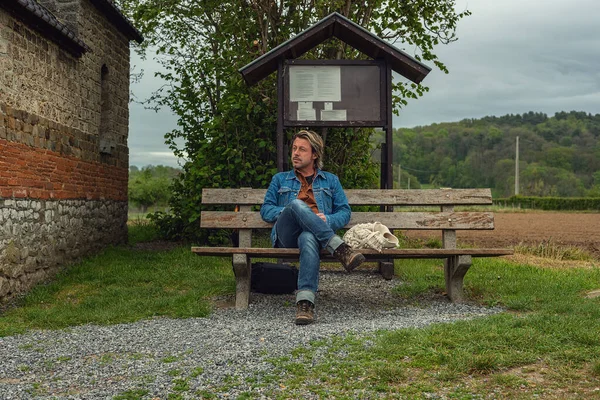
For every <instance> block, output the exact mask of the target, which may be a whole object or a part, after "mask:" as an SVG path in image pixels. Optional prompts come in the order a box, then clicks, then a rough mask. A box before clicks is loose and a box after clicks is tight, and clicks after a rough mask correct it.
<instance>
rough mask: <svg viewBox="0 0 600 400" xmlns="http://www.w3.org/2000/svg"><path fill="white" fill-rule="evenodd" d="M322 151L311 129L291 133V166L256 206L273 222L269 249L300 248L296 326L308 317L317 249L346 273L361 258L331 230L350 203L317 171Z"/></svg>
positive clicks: (331, 178)
mask: <svg viewBox="0 0 600 400" xmlns="http://www.w3.org/2000/svg"><path fill="white" fill-rule="evenodd" d="M323 149H324V144H323V139H322V138H321V137H320V136H319V135H318V134H316V133H315V132H313V131H305V130H303V131H300V132H298V133H296V134H295V135H294V137H293V138H292V165H293V166H294V169H293V170H291V171H288V172H279V173H277V174H275V176H273V179H272V180H271V184H270V185H269V189H268V190H267V193H266V194H265V200H264V203H263V205H262V207H261V209H260V215H261V216H262V218H263V220H265V221H266V222H275V225H274V226H273V230H272V231H271V240H272V242H273V247H282V248H283V247H287V248H299V249H300V270H299V274H298V291H297V292H296V324H297V325H306V324H310V323H312V322H313V321H314V309H315V294H316V292H317V287H318V284H319V265H320V259H319V253H320V251H321V249H327V250H328V251H329V252H330V253H331V254H332V255H333V256H334V257H335V258H336V259H338V260H339V261H341V263H342V265H343V266H344V268H345V269H346V271H348V272H350V271H352V270H353V269H355V268H356V267H358V266H359V265H360V264H361V263H362V262H363V261H364V260H365V257H364V256H363V255H362V254H360V253H358V252H355V251H353V250H352V248H351V247H350V246H348V245H347V244H346V243H344V241H343V240H342V239H341V238H340V237H339V236H338V235H336V234H335V231H336V230H338V229H340V228H343V227H344V226H345V225H346V224H347V223H348V221H350V206H349V205H348V199H347V198H346V194H345V193H344V190H343V189H342V185H341V184H340V180H339V179H338V177H337V176H335V175H334V174H332V173H329V172H325V171H322V170H321V168H323Z"/></svg>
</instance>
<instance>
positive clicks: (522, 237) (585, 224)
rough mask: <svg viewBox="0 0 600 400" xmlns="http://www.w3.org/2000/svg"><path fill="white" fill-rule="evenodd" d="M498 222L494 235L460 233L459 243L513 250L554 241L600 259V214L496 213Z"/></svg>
mask: <svg viewBox="0 0 600 400" xmlns="http://www.w3.org/2000/svg"><path fill="white" fill-rule="evenodd" d="M494 220H495V227H496V228H495V229H494V230H493V231H470V232H461V231H458V232H457V237H458V242H459V243H469V244H473V245H475V246H478V247H510V246H514V245H517V244H519V243H524V244H530V245H537V244H539V243H541V242H544V241H551V242H552V243H555V244H557V245H569V246H577V247H580V248H582V249H586V250H588V251H589V252H590V253H592V254H594V255H595V256H596V258H598V259H600V213H593V214H592V213H558V212H527V213H504V212H496V213H494ZM406 234H407V236H409V237H418V238H425V237H427V236H428V235H429V236H430V237H441V233H440V232H437V231H435V232H431V233H427V232H423V231H420V232H411V231H409V232H407V233H406Z"/></svg>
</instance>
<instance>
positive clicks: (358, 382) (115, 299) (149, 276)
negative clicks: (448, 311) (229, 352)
mask: <svg viewBox="0 0 600 400" xmlns="http://www.w3.org/2000/svg"><path fill="white" fill-rule="evenodd" d="M130 229H131V231H130V240H131V243H130V245H129V246H122V247H115V248H110V249H107V250H106V251H104V252H102V253H101V254H99V255H97V256H94V257H91V258H88V259H86V260H84V261H83V262H81V263H78V264H76V265H74V266H72V267H71V268H69V269H68V270H66V271H65V272H63V273H61V274H60V275H59V276H58V277H57V278H56V279H54V280H53V281H52V282H51V283H49V284H47V285H40V286H38V287H36V288H35V289H33V290H32V291H31V292H30V294H28V295H27V296H26V297H25V298H24V299H22V300H21V301H20V302H19V304H18V306H17V307H13V308H10V309H8V310H6V311H5V312H4V313H3V314H2V315H0V336H6V335H12V334H17V333H21V332H24V331H26V330H28V329H32V328H43V329H57V328H65V327H69V326H73V325H78V324H85V323H95V324H113V323H119V322H129V321H135V320H139V319H144V318H151V317H153V316H170V317H174V318H186V317H193V316H194V317H201V316H205V315H207V314H208V313H209V312H210V309H211V302H210V298H211V297H213V296H216V295H222V294H232V293H234V291H235V288H234V279H233V274H232V271H231V264H230V260H229V259H224V258H215V257H198V256H196V255H194V254H192V253H191V252H190V250H189V246H182V247H177V248H173V249H171V250H162V251H152V250H148V249H139V248H137V247H136V246H134V245H135V243H138V242H143V241H147V240H150V239H152V238H153V237H154V232H153V230H152V227H151V226H149V225H147V224H134V225H132V226H131V227H130ZM586 265H587V266H586V267H585V268H584V267H582V268H569V269H561V268H548V267H539V266H533V265H529V264H527V263H526V262H512V261H509V260H506V259H475V260H474V265H473V267H472V268H471V269H470V271H469V273H468V274H467V276H466V279H465V287H466V292H467V297H468V298H470V299H471V300H472V301H474V302H477V303H479V304H483V305H490V306H492V305H500V306H503V307H506V308H507V312H505V313H501V314H497V315H493V316H488V317H485V318H478V319H474V320H470V321H460V322H455V323H452V324H437V325H433V326H430V327H427V328H423V329H404V330H398V331H382V332H378V333H376V334H370V335H367V336H363V335H356V336H348V337H334V338H332V339H329V340H325V341H319V342H314V343H313V344H312V345H311V346H310V347H308V348H299V349H297V350H296V351H294V352H292V353H291V354H290V355H289V356H288V357H285V358H279V359H274V360H272V363H273V364H274V365H275V366H276V367H277V368H278V373H277V374H275V375H273V376H270V377H264V379H262V381H263V382H267V381H270V382H277V385H276V387H279V388H280V389H277V390H273V391H271V392H267V393H265V395H266V396H267V397H269V398H301V397H302V396H303V393H304V394H305V393H306V392H305V391H306V390H309V391H311V392H312V393H313V394H314V396H315V397H322V398H348V399H351V398H377V397H380V398H458V399H463V398H464V399H467V398H468V399H470V398H516V399H521V398H523V399H529V398H561V399H562V398H600V298H599V297H596V298H588V297H587V294H588V293H590V292H591V291H593V290H597V289H600V267H599V264H598V263H597V262H596V263H595V264H594V263H593V262H592V263H591V266H590V263H589V262H588V263H587V264H586ZM396 273H397V274H398V275H399V276H400V277H401V278H402V280H403V281H404V282H406V284H405V285H402V286H399V287H398V289H397V293H398V295H399V296H403V297H406V298H408V299H410V300H412V301H413V302H414V303H416V304H418V303H419V302H420V301H422V299H424V298H426V297H427V296H431V293H432V292H438V293H439V292H441V291H442V290H443V287H444V281H443V271H442V269H441V268H440V262H439V261H436V260H402V261H397V262H396ZM248 398H252V395H251V394H250V395H249V397H248Z"/></svg>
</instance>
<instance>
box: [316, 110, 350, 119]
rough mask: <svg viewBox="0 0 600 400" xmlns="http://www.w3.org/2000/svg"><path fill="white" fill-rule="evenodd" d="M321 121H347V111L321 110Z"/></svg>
mask: <svg viewBox="0 0 600 400" xmlns="http://www.w3.org/2000/svg"><path fill="white" fill-rule="evenodd" d="M321 121H346V110H321Z"/></svg>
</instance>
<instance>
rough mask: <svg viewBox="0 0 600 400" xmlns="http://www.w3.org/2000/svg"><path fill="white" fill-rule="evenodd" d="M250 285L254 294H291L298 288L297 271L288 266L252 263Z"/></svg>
mask: <svg viewBox="0 0 600 400" xmlns="http://www.w3.org/2000/svg"><path fill="white" fill-rule="evenodd" d="M251 279H252V281H251V282H252V284H251V285H250V288H251V290H252V291H253V292H256V293H267V294H284V293H293V292H294V290H296V289H297V288H298V269H297V268H296V267H294V266H293V265H290V264H274V263H268V262H257V263H252V277H251Z"/></svg>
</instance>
